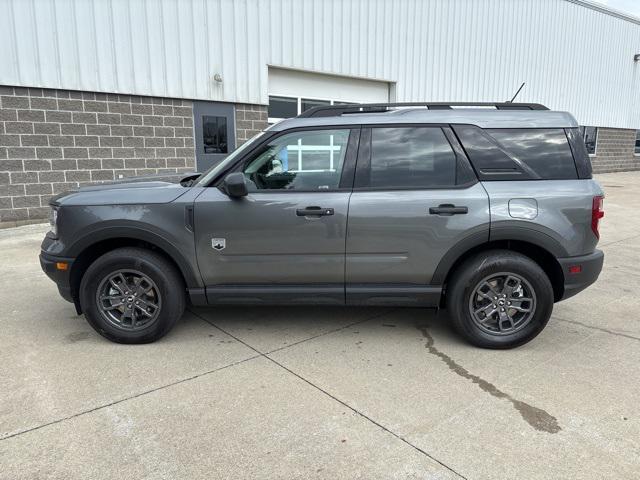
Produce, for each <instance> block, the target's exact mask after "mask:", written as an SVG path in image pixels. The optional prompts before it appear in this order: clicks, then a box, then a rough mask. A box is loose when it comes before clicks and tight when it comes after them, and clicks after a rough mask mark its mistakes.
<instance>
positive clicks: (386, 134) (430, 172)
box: [369, 127, 456, 188]
mask: <svg viewBox="0 0 640 480" xmlns="http://www.w3.org/2000/svg"><path fill="white" fill-rule="evenodd" d="M369 180H370V181H369V186H371V187H416V188H429V187H447V186H452V185H455V183H456V156H455V154H454V152H453V150H452V149H451V145H450V144H449V142H448V141H447V138H446V137H445V135H444V133H443V132H442V130H441V129H440V128H433V127H402V128H373V129H372V130H371V172H370V179H369Z"/></svg>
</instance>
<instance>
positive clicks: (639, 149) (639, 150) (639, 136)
mask: <svg viewBox="0 0 640 480" xmlns="http://www.w3.org/2000/svg"><path fill="white" fill-rule="evenodd" d="M633 153H635V154H636V155H640V130H636V146H635V148H634V150H633Z"/></svg>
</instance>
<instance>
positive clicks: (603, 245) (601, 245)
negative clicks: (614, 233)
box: [598, 235, 640, 247]
mask: <svg viewBox="0 0 640 480" xmlns="http://www.w3.org/2000/svg"><path fill="white" fill-rule="evenodd" d="M638 237H640V235H633V236H631V237H627V238H621V239H620V240H614V241H613V242H607V243H601V244H600V245H598V246H599V247H608V246H610V245H615V244H617V243H621V242H626V241H627V240H635V239H636V238H638Z"/></svg>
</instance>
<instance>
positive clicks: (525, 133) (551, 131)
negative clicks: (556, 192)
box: [487, 128, 578, 180]
mask: <svg viewBox="0 0 640 480" xmlns="http://www.w3.org/2000/svg"><path fill="white" fill-rule="evenodd" d="M487 133H489V134H490V135H491V136H492V137H493V138H495V139H496V141H497V142H498V143H499V144H500V145H501V146H502V148H504V149H505V150H506V151H507V152H509V154H510V155H511V156H512V157H513V158H516V159H517V160H519V161H520V162H522V163H524V164H525V165H526V166H527V167H529V168H530V169H531V170H533V171H534V172H535V173H536V174H537V175H538V176H540V178H542V179H545V180H562V179H573V178H578V174H577V171H576V165H575V162H574V161H573V154H572V153H571V147H570V146H569V140H568V139H567V135H566V134H565V133H564V130H563V129H561V128H505V129H488V130H487Z"/></svg>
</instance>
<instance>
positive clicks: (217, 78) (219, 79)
mask: <svg viewBox="0 0 640 480" xmlns="http://www.w3.org/2000/svg"><path fill="white" fill-rule="evenodd" d="M213 79H214V80H215V81H216V82H218V83H222V75H220V74H219V73H216V74H215V75H214V76H213Z"/></svg>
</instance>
